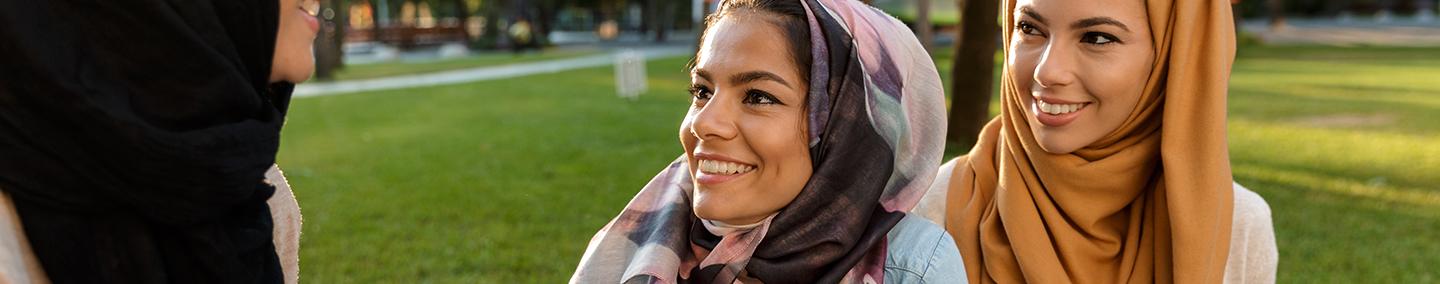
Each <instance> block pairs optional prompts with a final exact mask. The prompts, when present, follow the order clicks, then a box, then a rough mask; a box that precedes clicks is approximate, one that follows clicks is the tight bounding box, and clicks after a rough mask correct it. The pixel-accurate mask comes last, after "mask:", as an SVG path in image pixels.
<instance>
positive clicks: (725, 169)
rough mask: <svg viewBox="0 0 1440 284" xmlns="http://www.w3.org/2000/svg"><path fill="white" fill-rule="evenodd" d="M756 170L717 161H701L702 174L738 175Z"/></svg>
mask: <svg viewBox="0 0 1440 284" xmlns="http://www.w3.org/2000/svg"><path fill="white" fill-rule="evenodd" d="M753 170H755V166H751V165H745V164H740V163H731V162H726V161H716V160H700V172H702V173H707V174H716V175H737V174H743V173H748V172H750V171H753Z"/></svg>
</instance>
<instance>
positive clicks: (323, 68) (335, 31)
mask: <svg viewBox="0 0 1440 284" xmlns="http://www.w3.org/2000/svg"><path fill="white" fill-rule="evenodd" d="M341 2H343V0H332V1H324V3H323V4H322V5H321V8H320V17H319V18H320V32H319V34H318V35H317V36H316V37H315V78H316V79H319V80H330V79H333V78H335V71H337V70H339V69H340V68H342V67H344V62H345V52H344V49H342V47H343V46H344V44H345V27H346V26H348V25H349V22H348V21H347V18H349V17H348V16H349V14H350V13H349V11H350V9H349V8H347V7H346V6H347V5H343V3H341ZM341 11H345V12H344V13H341Z"/></svg>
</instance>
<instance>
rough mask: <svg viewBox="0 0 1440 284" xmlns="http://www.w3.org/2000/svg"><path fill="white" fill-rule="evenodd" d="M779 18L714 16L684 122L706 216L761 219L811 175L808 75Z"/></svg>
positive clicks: (698, 210)
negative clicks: (794, 54) (803, 72)
mask: <svg viewBox="0 0 1440 284" xmlns="http://www.w3.org/2000/svg"><path fill="white" fill-rule="evenodd" d="M774 21H776V19H775V16H772V15H769V14H766V13H763V12H750V11H737V12H735V13H733V14H730V15H727V16H725V17H724V18H721V19H720V20H718V21H717V22H715V23H713V24H712V25H711V26H710V27H709V29H708V31H707V34H706V35H705V38H704V42H702V43H701V45H700V50H699V52H698V53H697V61H696V65H695V68H694V70H693V71H692V72H691V82H692V85H693V87H692V88H691V89H692V91H691V93H692V95H694V98H693V100H694V103H693V104H691V106H690V111H689V112H688V113H687V114H686V115H685V121H684V122H683V123H681V125H680V144H681V145H682V146H684V147H685V155H686V158H687V160H688V163H689V166H690V174H691V176H693V177H694V182H695V195H694V200H692V204H693V206H694V211H695V215H696V216H699V217H700V218H703V219H707V220H715V221H720V222H725V223H730V224H752V223H755V222H759V221H760V220H762V219H764V218H765V217H767V216H769V215H770V214H773V213H775V212H778V211H779V210H780V209H781V208H783V207H785V205H788V204H790V202H791V201H792V200H794V199H795V196H796V195H799V194H800V190H801V189H802V188H804V186H805V183H806V181H808V180H809V179H810V175H811V173H812V165H811V164H810V151H809V147H808V146H807V144H808V135H807V133H806V130H805V129H806V122H805V108H804V105H805V99H806V98H805V97H806V95H805V94H806V88H807V87H806V86H807V85H806V80H804V79H803V78H802V77H801V75H800V73H799V72H798V70H799V69H798V67H797V66H796V65H795V64H794V63H793V62H794V60H793V58H792V57H791V54H789V53H790V52H787V51H786V50H789V48H788V46H786V40H785V38H784V37H783V35H784V33H783V32H782V30H781V29H780V28H778V27H777V26H776V25H775V24H773V23H774Z"/></svg>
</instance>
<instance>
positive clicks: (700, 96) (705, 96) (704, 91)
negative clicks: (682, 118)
mask: <svg viewBox="0 0 1440 284" xmlns="http://www.w3.org/2000/svg"><path fill="white" fill-rule="evenodd" d="M690 96H691V97H694V98H695V100H697V101H699V100H709V99H710V96H711V93H710V88H707V87H705V86H701V85H695V86H690Z"/></svg>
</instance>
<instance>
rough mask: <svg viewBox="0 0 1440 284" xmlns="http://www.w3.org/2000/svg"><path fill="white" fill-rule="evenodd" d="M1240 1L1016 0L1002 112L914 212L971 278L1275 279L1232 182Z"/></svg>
mask: <svg viewBox="0 0 1440 284" xmlns="http://www.w3.org/2000/svg"><path fill="white" fill-rule="evenodd" d="M1229 5H1230V3H1229V1H1215V0H1211V1H1202V0H1148V1H1147V0H1085V1H1077V0H1008V1H1006V2H1005V10H1004V11H1005V12H1006V13H1005V21H1004V22H1003V27H1004V31H1005V33H1004V35H1005V42H1006V43H1005V50H1006V51H1005V59H1006V63H1005V64H1006V65H1005V69H1004V76H1002V92H1003V93H1002V98H1001V114H1000V116H999V117H998V118H996V119H995V120H993V121H991V122H990V123H989V124H988V125H987V126H986V127H985V129H984V130H983V132H982V133H981V134H980V137H979V141H978V142H977V144H976V146H975V147H974V148H973V149H971V150H970V152H969V153H968V154H967V155H965V156H961V157H959V158H957V159H955V160H954V161H951V162H950V163H947V164H946V165H945V166H944V167H942V168H941V169H940V174H939V178H937V182H936V183H935V185H934V187H935V188H934V189H932V190H931V191H930V192H929V193H927V196H926V198H925V201H922V205H921V208H917V209H916V212H921V214H922V215H927V216H929V217H931V218H932V219H934V220H935V221H937V222H939V223H941V224H945V229H946V231H949V232H950V234H951V235H952V236H953V237H954V238H955V241H956V245H957V246H958V247H959V249H960V254H961V256H962V257H963V258H964V262H965V269H966V272H967V275H969V278H970V279H969V280H970V282H973V283H1026V282H1029V283H1071V282H1076V283H1152V282H1160V283H1172V282H1179V283H1216V282H1222V280H1223V281H1224V282H1273V281H1274V275H1275V266H1276V261H1277V260H1276V259H1277V252H1276V248H1275V243H1274V232H1273V228H1272V227H1271V225H1270V216H1269V206H1268V205H1266V204H1265V202H1264V200H1262V199H1260V197H1259V196H1258V195H1255V194H1254V193H1253V192H1250V191H1248V190H1246V189H1244V188H1243V187H1240V186H1239V185H1237V184H1234V183H1233V181H1232V178H1231V173H1230V160H1229V150H1228V148H1227V146H1226V134H1225V112H1226V109H1225V96H1226V89H1227V83H1228V79H1229V75H1230V66H1231V62H1232V61H1233V60H1234V55H1235V29H1234V26H1233V23H1234V22H1233V21H1232V20H1231V11H1230V7H1229Z"/></svg>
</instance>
